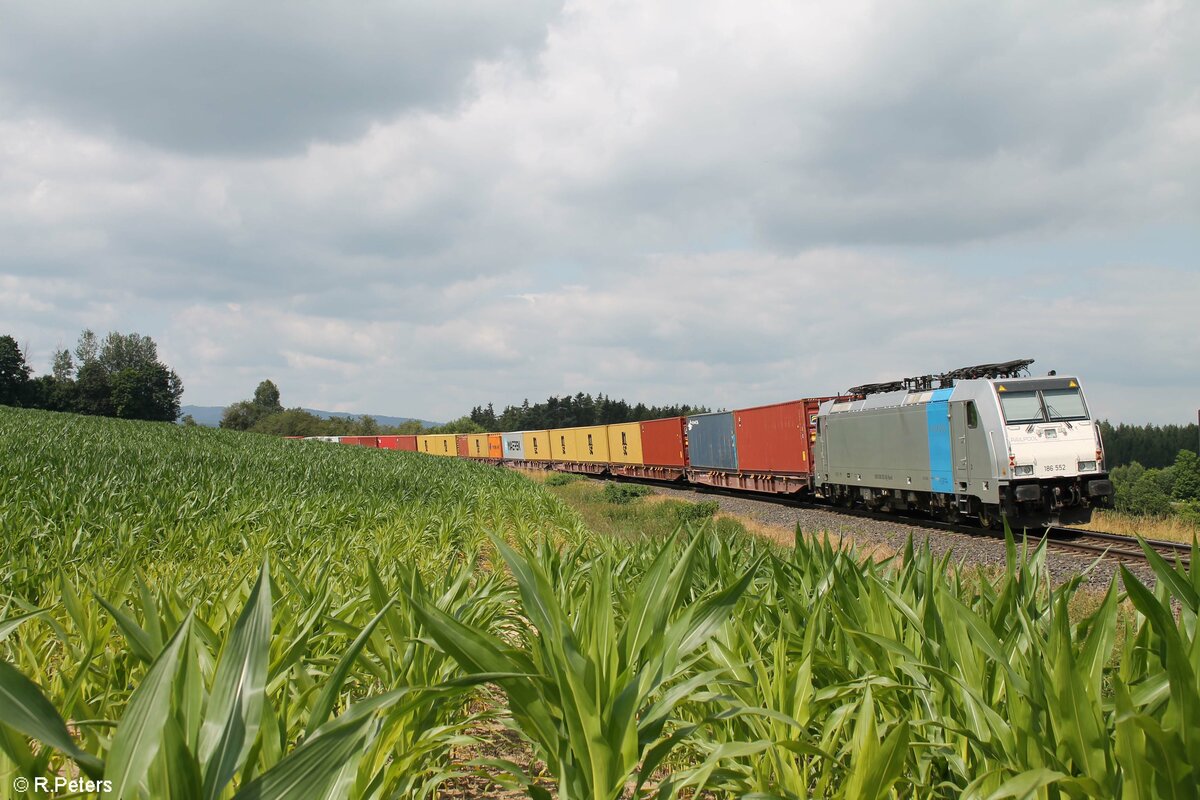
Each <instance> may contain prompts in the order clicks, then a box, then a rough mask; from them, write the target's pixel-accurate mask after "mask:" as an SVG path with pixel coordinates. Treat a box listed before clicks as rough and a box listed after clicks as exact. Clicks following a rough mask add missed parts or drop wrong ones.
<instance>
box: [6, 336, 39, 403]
mask: <svg viewBox="0 0 1200 800" xmlns="http://www.w3.org/2000/svg"><path fill="white" fill-rule="evenodd" d="M32 372H33V370H31V369H30V367H29V364H27V363H25V354H24V353H23V352H21V346H20V345H18V344H17V340H16V339H14V338H13V337H11V336H0V405H5V406H20V405H25V400H26V396H27V394H28V392H29V376H30V374H31V373H32Z"/></svg>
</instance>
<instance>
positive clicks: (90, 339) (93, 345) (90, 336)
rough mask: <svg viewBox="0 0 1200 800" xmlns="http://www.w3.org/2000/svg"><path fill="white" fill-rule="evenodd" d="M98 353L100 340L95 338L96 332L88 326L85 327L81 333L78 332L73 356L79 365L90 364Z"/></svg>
mask: <svg viewBox="0 0 1200 800" xmlns="http://www.w3.org/2000/svg"><path fill="white" fill-rule="evenodd" d="M99 355H100V342H99V341H98V340H97V339H96V334H94V333H92V331H91V329H90V328H85V329H84V330H83V333H81V334H79V341H78V342H77V343H76V344H75V358H76V360H77V361H78V362H79V366H80V367H83V366H84V365H85V364H91V363H92V362H93V361H95V360H96V358H97V357H98V356H99Z"/></svg>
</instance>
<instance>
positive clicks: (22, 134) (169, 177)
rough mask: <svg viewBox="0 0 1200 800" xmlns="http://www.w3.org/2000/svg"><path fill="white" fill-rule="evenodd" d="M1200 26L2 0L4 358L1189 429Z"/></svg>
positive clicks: (364, 398)
mask: <svg viewBox="0 0 1200 800" xmlns="http://www.w3.org/2000/svg"><path fill="white" fill-rule="evenodd" d="M1198 41H1200V4H1197V3H1194V2H1187V1H1186V0H1178V1H1177V2H1148V3H1135V2H1119V1H1113V2H1096V1H1095V0H1087V2H1077V3H1076V2H1059V3H1051V4H1046V3H1041V2H1028V3H1001V2H995V0H987V1H986V2H960V3H933V2H926V3H910V2H897V1H896V0H887V1H886V2H883V1H881V2H861V1H860V0H846V1H845V2H839V3H828V2H799V1H798V0H786V1H783V0H781V1H780V2H748V1H747V0H730V1H729V2H721V1H717V2H710V1H709V0H686V2H646V0H638V1H637V2H622V1H619V0H603V1H602V2H601V1H596V0H583V2H574V1H570V2H566V3H556V2H549V1H548V0H536V1H533V0H524V1H523V2H510V3H500V2H489V1H488V0H465V1H459V0H439V2H436V3H405V2H386V3H385V2H377V1H376V2H363V3H353V4H345V3H334V2H319V1H318V0H309V2H304V3H293V2H265V1H263V2H255V3H250V4H247V3H240V2H237V3H235V2H232V1H231V0H230V1H227V0H207V1H206V2H203V3H190V2H173V3H160V2H127V1H126V0H108V2H104V3H100V2H95V0H90V1H89V2H65V1H64V2H55V3H46V2H42V0H35V1H28V2H26V1H23V0H18V1H16V2H8V3H5V4H4V6H3V10H2V11H0V333H10V334H12V335H14V336H16V337H17V339H18V340H19V341H20V342H21V343H22V344H24V345H27V347H28V350H29V357H30V361H31V362H32V363H33V365H34V367H35V369H36V370H37V371H38V372H44V371H48V369H49V364H50V358H51V354H52V353H53V351H54V350H55V349H56V348H58V347H61V346H68V347H69V346H71V345H73V343H74V340H75V338H76V337H77V335H78V333H79V331H80V330H81V329H82V328H84V327H90V328H92V329H94V330H96V331H98V332H104V331H108V330H119V331H123V332H128V331H137V332H139V333H143V334H148V335H150V336H152V337H154V339H155V340H156V341H158V343H159V347H160V355H161V356H162V357H163V360H165V361H166V362H167V363H169V364H170V365H171V366H172V367H174V368H175V369H176V370H177V371H178V372H179V373H180V375H181V376H182V377H183V380H184V383H185V386H186V395H185V397H184V402H185V403H191V404H197V405H225V404H228V403H229V402H232V401H234V400H237V399H241V398H244V397H247V396H249V395H250V394H251V393H252V392H253V389H254V387H255V385H256V384H257V383H258V381H260V380H262V379H263V378H267V377H269V378H272V379H274V380H275V381H276V382H277V383H278V384H279V386H280V388H281V390H282V392H283V401H284V403H285V404H286V405H305V406H309V407H318V408H326V409H333V410H346V411H355V412H370V413H377V414H392V415H400V416H416V417H422V418H426V419H438V420H440V419H448V418H451V417H456V416H459V415H461V414H463V413H465V412H466V411H467V410H469V409H470V407H471V406H473V405H475V404H478V403H486V402H488V401H492V402H494V403H496V405H497V407H498V408H499V407H500V406H503V405H505V404H508V403H519V402H520V401H521V400H522V399H523V398H526V397H528V398H530V399H531V400H534V401H536V400H540V399H544V398H545V397H546V396H547V395H550V394H562V393H566V392H569V393H574V392H577V391H589V392H593V393H598V392H603V393H606V394H609V395H611V396H614V397H625V398H628V399H630V400H643V401H645V402H647V403H667V402H692V403H704V404H708V405H711V406H724V407H736V406H746V405H751V404H755V403H759V402H772V401H777V400H783V399H790V398H793V397H799V396H804V395H809V394H825V393H830V392H833V391H837V390H839V389H845V388H846V387H848V386H851V385H854V384H857V383H863V382H868V381H873V380H884V379H892V378H896V377H902V376H905V375H912V374H920V373H923V372H930V371H940V370H944V369H949V368H953V367H958V366H962V365H965V364H972V363H979V362H986V361H997V360H1008V359H1012V358H1020V357H1033V358H1036V359H1037V363H1036V364H1035V369H1036V370H1046V369H1051V368H1053V369H1057V370H1058V371H1059V372H1060V373H1066V372H1071V373H1078V374H1079V375H1081V376H1082V377H1083V379H1084V381H1085V388H1086V389H1087V390H1088V392H1089V398H1090V400H1091V404H1092V406H1093V409H1094V411H1095V412H1096V413H1097V414H1098V415H1100V416H1107V417H1109V418H1111V419H1115V420H1124V421H1129V422H1146V421H1154V422H1186V421H1188V420H1194V419H1195V415H1196V409H1197V408H1198V407H1200V47H1197V46H1196V42H1198Z"/></svg>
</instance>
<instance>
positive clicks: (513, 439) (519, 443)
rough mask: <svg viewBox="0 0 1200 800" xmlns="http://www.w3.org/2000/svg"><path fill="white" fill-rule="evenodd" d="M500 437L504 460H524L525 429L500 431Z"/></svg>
mask: <svg viewBox="0 0 1200 800" xmlns="http://www.w3.org/2000/svg"><path fill="white" fill-rule="evenodd" d="M500 438H501V439H502V440H503V442H504V444H503V447H504V459H505V460H506V461H524V460H525V431H517V432H516V433H502V434H500Z"/></svg>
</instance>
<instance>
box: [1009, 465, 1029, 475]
mask: <svg viewBox="0 0 1200 800" xmlns="http://www.w3.org/2000/svg"><path fill="white" fill-rule="evenodd" d="M1032 474H1033V464H1017V465H1016V466H1015V467H1013V476H1014V477H1018V478H1019V477H1021V476H1027V475H1032Z"/></svg>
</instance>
